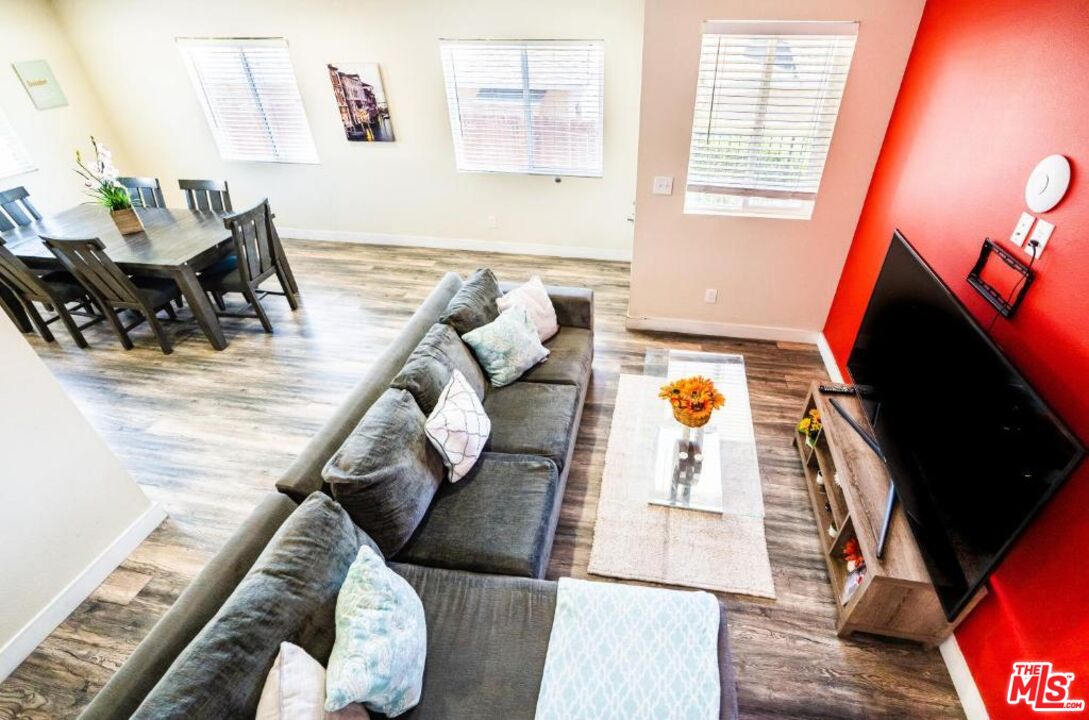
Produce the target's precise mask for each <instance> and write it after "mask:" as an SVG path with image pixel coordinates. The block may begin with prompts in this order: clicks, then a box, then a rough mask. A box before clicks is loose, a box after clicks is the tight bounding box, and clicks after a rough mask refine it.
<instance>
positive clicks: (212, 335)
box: [0, 204, 296, 350]
mask: <svg viewBox="0 0 1089 720" xmlns="http://www.w3.org/2000/svg"><path fill="white" fill-rule="evenodd" d="M136 214H137V215H139V216H140V221H141V222H142V223H143V226H144V229H143V232H138V233H133V234H131V235H122V234H121V233H120V232H119V231H118V229H117V226H116V225H114V223H113V220H112V218H111V217H110V213H109V210H107V209H106V208H105V207H103V206H100V205H94V204H85V205H78V206H76V207H73V208H69V209H68V210H65V211H63V212H61V213H59V214H57V215H53V216H51V217H44V218H42V219H41V220H36V221H34V222H32V223H30V224H29V225H22V226H18V227H16V228H14V229H12V230H10V231H7V232H5V233H4V234H3V240H4V242H5V244H6V246H7V248H8V250H10V251H11V252H12V253H13V254H14V255H15V256H16V257H18V258H19V259H20V260H22V261H23V262H24V263H26V264H27V266H28V267H30V268H31V269H33V270H39V271H44V270H54V269H56V270H60V269H63V268H62V267H61V264H60V261H59V260H58V259H57V258H56V257H55V256H54V255H53V254H52V252H50V250H49V248H47V247H46V246H45V243H43V242H42V239H41V237H42V236H43V235H44V236H45V237H52V238H81V239H90V238H98V239H100V240H101V241H102V243H103V244H104V245H105V248H106V254H107V255H109V257H110V259H112V260H113V261H114V262H115V263H117V265H118V266H119V267H120V268H121V270H123V271H124V272H125V273H127V274H129V275H142V276H151V277H161V278H169V279H171V280H173V281H174V282H175V283H177V285H178V289H179V290H180V291H181V294H182V296H183V297H184V298H185V301H186V303H187V304H188V305H189V309H190V310H191V311H192V313H193V316H194V318H196V321H197V323H198V324H199V325H200V328H201V330H202V331H203V332H204V334H205V335H206V336H207V338H208V342H210V343H211V345H212V347H213V348H215V349H216V350H223V349H225V348H226V347H227V339H226V337H225V336H224V334H223V328H222V326H221V325H220V323H219V316H218V315H217V314H216V309H215V307H214V306H213V305H212V302H211V301H210V300H209V298H208V295H207V293H205V292H204V290H203V289H202V288H201V285H200V278H199V276H198V273H200V272H201V271H202V270H205V269H207V268H208V267H210V266H212V265H214V264H215V263H216V262H218V261H219V260H221V259H223V258H224V257H226V256H228V255H230V254H231V253H233V252H234V240H233V238H232V235H231V231H230V229H229V228H228V227H227V226H226V225H225V224H224V218H225V217H227V216H228V215H230V213H227V212H217V211H214V210H190V209H188V208H136ZM273 241H274V242H275V243H276V244H277V246H278V247H277V250H278V251H279V255H280V258H281V261H282V263H283V264H284V268H285V280H286V281H287V282H288V283H290V284H291V285H292V289H293V290H295V289H296V285H295V277H294V275H293V274H292V272H291V268H290V266H289V265H288V264H287V259H286V257H285V256H284V254H283V249H282V247H280V246H279V245H280V241H279V238H278V237H274V238H273ZM0 305H3V306H4V310H5V312H7V314H8V315H9V316H10V317H11V318H12V320H13V321H15V323H16V324H17V325H19V326H20V328H21V329H23V330H24V332H27V331H29V328H30V323H29V322H28V321H27V320H26V317H25V313H24V312H23V310H22V308H21V306H20V305H19V304H18V301H17V300H15V299H14V297H13V294H12V293H11V292H10V291H5V290H3V286H2V285H0ZM20 316H22V317H20Z"/></svg>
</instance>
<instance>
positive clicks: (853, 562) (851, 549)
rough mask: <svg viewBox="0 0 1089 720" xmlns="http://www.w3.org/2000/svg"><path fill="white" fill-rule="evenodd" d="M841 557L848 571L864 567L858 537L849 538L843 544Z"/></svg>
mask: <svg viewBox="0 0 1089 720" xmlns="http://www.w3.org/2000/svg"><path fill="white" fill-rule="evenodd" d="M843 559H844V561H845V562H846V563H847V570H848V571H850V572H854V571H855V570H860V569H862V568H864V567H866V558H865V557H864V556H863V555H862V550H861V549H860V548H859V547H858V538H851V539H850V540H848V541H847V542H845V543H844V544H843Z"/></svg>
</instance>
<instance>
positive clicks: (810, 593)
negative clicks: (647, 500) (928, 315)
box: [0, 241, 963, 720]
mask: <svg viewBox="0 0 1089 720" xmlns="http://www.w3.org/2000/svg"><path fill="white" fill-rule="evenodd" d="M287 251H288V253H289V255H290V256H291V259H292V263H293V266H294V268H295V272H296V275H297V276H298V280H299V283H300V285H301V289H302V293H303V307H302V309H300V311H299V312H297V313H294V314H293V313H291V312H290V311H289V310H288V309H287V306H286V303H285V302H284V301H283V300H282V299H281V298H269V299H268V300H267V301H266V307H268V309H269V311H270V315H271V317H272V321H273V323H274V324H275V326H276V334H275V335H271V336H269V335H265V334H263V333H262V332H261V331H260V326H259V324H258V323H257V322H256V321H247V320H226V321H225V322H224V324H225V329H226V331H227V335H228V337H229V339H230V340H231V346H230V347H229V348H228V349H227V351H225V352H222V353H217V352H214V351H212V350H211V348H210V347H209V346H208V345H207V343H206V342H205V341H204V339H203V337H202V336H201V335H200V334H199V331H198V330H197V329H196V327H195V325H194V323H192V322H184V321H183V322H182V323H180V324H178V325H175V326H173V328H172V332H173V333H174V334H175V337H176V339H177V341H178V345H177V349H176V351H175V353H174V354H173V355H171V356H169V357H167V356H164V355H162V354H161V353H160V352H159V351H158V350H157V349H156V347H155V344H154V341H153V340H152V338H151V336H150V335H148V334H147V332H146V328H145V329H144V330H137V331H136V337H137V348H136V349H135V350H133V351H131V352H128V353H126V352H123V351H122V350H121V349H120V347H119V346H118V345H117V344H116V342H115V341H114V340H113V338H112V337H111V336H110V335H109V334H108V332H107V331H106V330H105V329H103V328H102V327H101V326H99V327H98V328H94V329H92V330H91V331H90V332H89V334H88V339H89V340H90V342H91V343H92V346H93V347H92V349H91V350H89V351H86V352H81V351H79V350H78V349H76V348H75V346H74V345H73V344H72V343H71V341H70V340H69V339H68V338H67V337H66V336H63V335H58V337H59V342H58V343H56V344H54V345H52V346H48V345H46V344H45V343H43V342H41V341H40V340H39V339H38V338H37V337H30V338H29V341H30V342H31V343H32V344H33V345H34V346H35V348H37V349H38V351H39V352H40V354H41V356H42V357H43V359H44V360H45V362H46V364H47V365H48V366H49V367H50V368H51V369H52V371H53V372H54V373H55V374H56V375H57V377H58V378H59V379H60V381H61V383H62V384H63V385H64V386H65V388H66V389H67V390H68V391H69V392H70V393H71V395H72V396H73V398H74V399H75V401H76V402H77V404H78V405H79V406H80V408H81V409H82V410H83V411H84V412H85V413H86V415H87V416H88V417H89V418H90V420H91V422H92V423H93V424H94V425H95V427H96V428H98V430H99V431H100V432H101V433H102V434H103V435H104V436H105V438H106V441H107V442H108V443H109V445H110V446H111V447H112V448H113V449H114V451H115V452H117V454H118V455H119V456H120V457H121V458H122V460H123V461H124V463H125V465H126V466H127V467H128V468H129V470H130V472H131V473H132V475H133V476H134V477H135V478H136V479H137V480H138V481H139V483H140V484H141V485H142V486H143V488H144V489H145V491H146V492H147V493H148V495H149V496H150V497H151V498H152V499H153V500H156V501H158V502H160V503H162V504H163V505H164V506H165V507H166V509H167V511H168V512H169V513H170V519H169V520H167V521H166V522H165V523H164V524H163V525H162V526H161V527H160V528H159V529H158V530H156V531H155V532H154V533H153V534H152V535H151V537H150V538H149V539H148V540H147V541H146V542H145V543H144V544H143V545H142V546H141V547H140V548H139V549H138V550H137V552H135V553H134V554H133V555H132V557H131V558H129V559H128V560H127V561H126V562H125V563H124V564H123V565H122V567H121V568H119V569H118V570H117V571H116V572H115V573H114V574H113V575H112V576H111V577H110V579H109V580H108V581H107V582H106V583H104V584H103V586H102V587H100V588H99V589H98V590H97V591H96V592H95V593H94V594H93V595H92V596H91V597H90V598H89V599H88V600H87V601H86V602H84V603H83V604H82V605H81V606H80V607H79V609H78V610H77V611H76V612H75V613H74V614H73V615H72V616H71V617H70V618H69V619H68V620H67V621H65V622H64V623H63V624H62V625H61V626H60V627H58V628H57V630H56V631H55V632H54V633H53V634H52V635H51V636H50V637H49V639H48V640H46V642H45V643H43V644H42V646H41V647H40V648H39V649H38V650H37V651H36V652H35V653H34V654H33V655H32V656H31V657H30V658H29V659H28V660H27V661H26V662H25V663H23V664H22V665H21V666H20V667H19V669H18V670H16V672H15V673H14V674H13V675H12V676H11V677H10V678H9V679H8V680H7V681H6V682H4V683H3V684H2V685H0V720H14V719H15V718H33V719H35V720H47V719H48V720H60V719H62V718H70V717H74V716H76V715H77V714H78V713H79V711H80V709H81V708H82V707H83V706H84V705H85V704H86V703H87V702H88V701H89V700H90V698H92V697H93V696H94V694H95V692H97V690H98V689H99V688H100V687H101V686H102V685H103V684H104V683H105V681H106V680H107V679H108V678H109V677H110V675H111V673H112V672H113V671H114V670H115V669H116V668H117V667H118V666H120V665H121V663H123V662H124V661H125V658H126V657H127V656H128V655H129V653H130V652H131V651H132V650H133V648H134V647H135V646H136V645H137V643H139V641H140V639H141V638H142V637H143V636H144V635H145V634H146V633H147V632H148V630H149V629H150V628H151V626H152V625H153V624H154V623H155V621H156V620H157V619H158V618H159V617H160V616H161V615H162V614H163V613H164V612H165V611H166V609H167V608H168V607H169V606H170V604H171V603H172V602H173V601H174V599H175V598H176V597H177V595H178V593H179V592H180V591H181V590H182V589H183V588H184V587H185V586H186V585H187V584H188V583H189V581H190V580H191V579H192V578H193V576H194V575H195V574H196V573H197V572H198V571H199V570H200V568H201V567H202V566H203V565H204V563H205V562H207V560H208V559H209V557H211V555H212V554H213V553H214V552H215V551H216V549H217V547H219V546H220V544H221V543H222V542H223V541H224V540H225V539H226V538H227V537H228V536H229V535H230V533H231V532H232V531H233V530H234V529H235V528H236V527H237V526H238V524H239V523H240V522H241V521H242V520H243V519H244V518H245V517H246V515H247V514H248V513H249V512H250V510H251V509H252V508H253V507H254V506H255V505H256V504H257V502H258V501H259V500H260V498H261V497H262V496H263V495H264V494H265V493H267V492H269V491H270V490H271V489H272V486H273V483H274V482H275V480H276V478H277V477H278V475H279V474H280V473H281V472H282V471H283V470H284V469H285V468H286V467H287V466H288V464H289V463H290V462H291V459H292V458H293V456H294V455H295V454H296V453H297V452H298V451H299V450H300V449H301V448H302V447H303V445H304V444H305V443H306V441H307V439H308V438H309V437H310V436H311V435H312V434H313V433H314V432H315V431H316V430H317V429H318V427H319V426H320V424H321V423H322V421H323V420H324V419H325V418H326V417H327V416H328V415H329V414H330V413H331V412H332V410H333V408H334V407H336V405H337V403H338V400H339V398H341V397H342V396H343V395H344V393H345V392H346V391H347V390H348V389H349V388H350V387H351V386H352V385H353V384H354V383H355V382H356V380H357V379H358V378H359V377H360V376H361V375H362V374H363V372H364V371H365V370H366V368H367V367H368V365H369V363H370V362H371V361H372V360H373V359H374V358H375V357H376V356H377V355H378V354H379V353H380V352H381V351H382V349H383V348H384V347H385V345H386V343H387V342H388V341H389V340H390V339H391V338H392V337H393V336H394V335H395V334H396V332H397V330H398V328H399V327H400V326H401V325H402V323H403V322H404V321H405V320H406V319H407V318H408V317H409V316H410V315H411V314H412V312H413V310H414V309H415V308H416V306H417V305H418V303H419V302H420V301H421V300H422V299H423V298H424V297H425V296H426V295H427V293H428V291H429V290H430V288H431V287H432V286H433V284H434V283H435V282H436V281H437V280H438V279H439V278H440V277H441V275H442V273H443V272H445V271H447V270H454V271H457V272H460V273H462V274H465V273H466V272H468V271H470V270H472V269H473V268H475V267H479V266H482V265H488V266H491V267H492V268H494V269H495V270H496V272H497V273H498V274H499V276H500V277H501V278H504V279H512V280H517V279H525V278H526V277H528V276H529V275H530V274H532V273H541V274H542V275H543V276H544V278H545V280H546V282H550V283H554V284H563V285H580V286H590V287H593V288H594V290H595V291H596V293H597V295H596V298H597V306H596V323H597V336H596V352H597V356H596V359H595V362H594V375H593V383H592V386H591V388H590V390H589V395H588V400H587V408H586V411H585V415H584V416H583V420H582V427H581V429H580V432H579V438H578V445H577V448H576V451H575V458H574V466H573V470H572V473H571V477H570V480H569V484H568V486H567V492H566V496H565V498H564V504H563V515H562V519H561V521H560V527H559V531H558V534H557V537H556V544H555V548H554V550H553V555H552V564H551V567H550V571H549V576H550V577H553V578H555V577H559V576H562V575H574V576H577V577H585V576H586V565H587V561H588V558H589V553H590V545H591V542H592V539H593V523H594V517H595V514H596V504H597V499H598V491H599V487H600V482H601V473H602V468H603V463H604V458H605V447H606V443H607V440H608V432H609V426H610V420H611V416H612V408H613V402H614V399H615V397H616V387H617V378H618V375H619V374H620V373H621V372H624V371H625V369H626V368H627V369H628V371H631V372H635V371H636V370H635V369H636V368H637V367H638V366H639V364H640V363H641V362H642V358H643V353H644V351H645V350H646V348H648V347H655V346H659V347H660V346H669V347H678V348H691V349H702V350H712V351H720V352H737V353H742V354H744V355H745V359H746V366H747V369H748V375H749V383H750V395H751V401H752V409H753V415H754V419H755V423H756V430H757V442H758V445H759V448H760V453H759V460H760V468H761V474H762V480H763V485H764V499H765V503H766V506H767V509H766V512H767V516H766V523H767V537H768V546H769V551H770V555H771V563H772V569H773V572H774V575H775V587H776V591H777V593H778V599H777V600H775V601H768V600H758V599H754V598H748V597H743V596H730V595H723V596H721V597H722V598H723V600H724V601H725V602H726V603H727V605H728V607H729V609H730V611H731V615H730V639H731V642H732V643H733V653H734V663H735V666H736V670H737V675H738V680H739V684H740V706H741V715H742V717H743V718H874V717H898V718H947V717H963V714H962V711H961V709H960V706H959V704H958V702H957V698H956V694H955V693H954V691H953V688H952V684H951V682H950V680H949V676H948V674H947V672H946V670H945V667H944V665H943V664H942V662H941V659H940V657H939V655H938V653H937V651H935V650H924V649H922V648H920V647H918V646H916V645H913V644H909V643H896V642H888V641H883V640H877V639H853V640H849V641H842V640H839V639H838V638H836V636H835V633H834V629H833V628H834V621H833V619H834V616H835V607H834V605H833V600H832V593H831V590H830V587H829V584H828V578H827V575H826V571H825V568H824V563H823V561H822V559H821V555H820V549H819V545H818V540H817V535H816V533H817V530H816V526H815V522H814V519H813V516H812V514H811V511H810V509H809V507H808V504H807V498H806V494H805V487H804V485H803V478H802V474H801V469H800V467H799V466H798V459H797V454H796V453H795V451H794V450H793V448H792V447H791V446H790V441H791V439H792V432H793V422H794V418H795V414H796V413H797V411H798V409H799V407H800V405H801V403H802V400H803V398H804V396H805V391H806V387H807V384H808V382H809V381H810V379H812V378H814V377H824V369H823V367H822V365H821V361H820V357H819V355H818V353H817V350H816V348H815V347H813V346H809V345H795V344H787V343H769V342H756V341H740V340H738V341H731V340H711V339H707V338H695V337H691V336H683V335H662V334H651V333H638V332H628V331H626V330H625V329H624V315H625V311H626V309H627V296H628V265H627V264H625V263H606V262H594V261H583V260H563V259H554V258H535V257H523V256H513V255H492V254H482V253H449V252H440V251H432V250H420V249H404V248H391V247H368V246H358V245H347V244H335V243H321V242H311V241H288V242H287ZM185 317H188V314H187V313H186V314H184V315H183V320H184V318H185ZM0 319H2V318H0ZM3 321H4V322H6V320H3ZM451 720H460V719H453V718H452V719H451Z"/></svg>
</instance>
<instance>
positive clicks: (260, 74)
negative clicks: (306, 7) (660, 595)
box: [178, 38, 318, 163]
mask: <svg viewBox="0 0 1089 720" xmlns="http://www.w3.org/2000/svg"><path fill="white" fill-rule="evenodd" d="M178 46H179V47H180V48H181V51H182V54H183V55H184V56H185V59H186V64H187V65H188V67H189V73H190V76H191V77H192V80H193V86H194V87H195V88H196V91H197V96H198V97H199V98H200V102H201V105H202V106H203V107H204V114H205V116H206V117H207V118H208V125H209V126H210V127H211V129H212V135H213V136H215V140H216V145H217V146H218V147H219V154H220V155H221V156H222V157H223V159H224V160H251V161H258V162H283V163H316V162H317V161H318V154H317V151H316V150H315V149H314V138H313V136H312V135H311V134H310V124H309V123H308V122H307V121H306V113H305V112H304V111H303V104H302V98H301V97H300V96H299V86H298V85H297V84H296V82H295V71H294V68H293V67H292V65H291V57H290V56H289V55H288V52H287V41H286V40H284V39H282V38H268V39H252V40H251V39H234V38H208V39H203V38H202V39H190V38H179V39H178Z"/></svg>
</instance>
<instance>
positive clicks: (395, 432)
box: [322, 388, 443, 557]
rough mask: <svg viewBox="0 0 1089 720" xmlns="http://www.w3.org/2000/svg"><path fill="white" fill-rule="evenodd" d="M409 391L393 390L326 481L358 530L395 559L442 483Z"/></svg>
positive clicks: (335, 460) (330, 467)
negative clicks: (361, 530) (360, 529)
mask: <svg viewBox="0 0 1089 720" xmlns="http://www.w3.org/2000/svg"><path fill="white" fill-rule="evenodd" d="M426 420H427V418H426V417H425V416H424V414H423V412H421V411H420V408H419V406H418V405H417V404H416V401H415V400H414V399H413V397H412V394H411V393H409V392H408V391H407V390H399V389H395V388H390V389H389V390H386V392H384V393H383V394H382V396H381V397H380V398H378V400H377V401H376V402H375V403H374V405H372V406H371V409H370V410H369V411H367V414H366V415H364V416H363V419H362V420H361V421H360V422H359V424H358V425H357V426H356V428H355V430H353V431H352V434H351V435H349V436H348V439H347V440H345V441H344V444H343V445H341V446H340V449H339V450H337V452H336V453H335V454H334V455H333V457H332V459H330V460H329V463H328V464H327V465H326V466H325V470H324V472H323V473H322V477H323V478H324V479H325V482H327V483H329V485H330V487H331V489H332V492H333V497H334V498H336V499H337V501H338V502H339V503H340V504H341V505H342V506H343V507H344V509H345V510H346V511H347V512H348V515H350V516H351V518H352V520H354V521H355V524H356V525H358V526H359V527H360V528H362V529H363V531H364V532H366V533H367V535H369V536H370V537H371V538H373V539H374V541H375V543H377V544H378V547H379V548H380V549H381V550H382V552H383V553H384V554H385V556H386V557H392V556H394V555H396V554H397V551H398V550H400V549H401V548H402V547H404V544H405V543H406V542H408V539H409V538H410V537H412V533H413V532H415V530H416V527H417V526H418V525H419V524H420V522H421V521H422V520H423V518H424V515H425V514H426V513H427V508H428V507H429V506H430V505H431V500H432V499H433V498H434V497H435V491H436V490H438V487H439V485H440V484H441V483H442V478H443V465H442V459H441V458H440V457H439V454H438V452H437V451H436V450H435V448H433V447H431V443H430V442H429V441H428V439H427V435H426V434H425V433H424V422H425V421H426Z"/></svg>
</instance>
